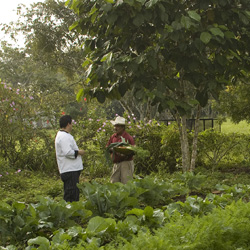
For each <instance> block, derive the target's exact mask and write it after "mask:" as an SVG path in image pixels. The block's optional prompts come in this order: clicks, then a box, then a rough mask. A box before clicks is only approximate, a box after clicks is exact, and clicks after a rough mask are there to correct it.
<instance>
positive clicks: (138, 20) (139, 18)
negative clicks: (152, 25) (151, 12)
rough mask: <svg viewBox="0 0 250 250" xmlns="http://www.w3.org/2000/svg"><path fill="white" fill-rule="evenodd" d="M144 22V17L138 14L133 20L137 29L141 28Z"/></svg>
mask: <svg viewBox="0 0 250 250" xmlns="http://www.w3.org/2000/svg"><path fill="white" fill-rule="evenodd" d="M143 22H144V17H143V15H142V14H138V15H136V16H135V18H134V20H133V24H134V25H135V26H137V27H139V26H140V25H142V24H143Z"/></svg>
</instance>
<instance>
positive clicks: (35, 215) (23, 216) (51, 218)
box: [0, 197, 92, 244]
mask: <svg viewBox="0 0 250 250" xmlns="http://www.w3.org/2000/svg"><path fill="white" fill-rule="evenodd" d="M91 214H92V213H91V211H88V210H86V209H84V208H83V207H82V205H81V203H76V202H75V203H71V204H68V205H67V203H66V202H65V201H60V202H55V201H53V200H51V199H49V198H43V197H40V202H39V203H36V204H29V205H25V203H21V202H13V204H12V205H8V204H7V203H4V202H1V203H0V221H1V223H0V224H1V227H0V232H1V237H0V240H1V242H2V243H3V244H6V243H9V244H12V243H17V242H19V243H20V244H22V243H23V241H24V240H27V239H31V238H32V237H34V236H35V235H39V236H43V237H49V236H50V234H51V233H52V232H54V231H55V230H56V228H60V227H65V228H68V227H72V226H73V225H76V220H78V223H79V222H80V223H83V222H84V221H85V220H86V219H87V218H88V217H89V216H91ZM40 239H41V238H38V239H37V240H40Z"/></svg>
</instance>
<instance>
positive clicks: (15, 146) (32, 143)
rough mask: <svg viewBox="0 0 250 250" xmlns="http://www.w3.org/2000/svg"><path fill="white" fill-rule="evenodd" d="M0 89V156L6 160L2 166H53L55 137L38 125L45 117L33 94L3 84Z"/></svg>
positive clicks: (31, 167)
mask: <svg viewBox="0 0 250 250" xmlns="http://www.w3.org/2000/svg"><path fill="white" fill-rule="evenodd" d="M0 89H1V91H0V112H1V118H0V119H1V120H0V124H1V125H0V126H1V133H0V140H1V145H0V158H1V159H4V160H5V162H6V163H7V164H6V165H5V168H6V169H8V168H10V169H13V170H14V169H15V170H17V169H18V168H22V169H23V168H30V169H33V170H34V169H40V170H41V169H46V168H49V169H50V170H51V169H53V168H54V166H55V160H52V159H51V158H52V157H51V156H52V152H54V140H53V139H52V137H51V134H50V133H48V131H46V130H41V129H40V127H39V126H38V124H39V122H41V121H42V119H44V117H43V116H42V115H41V116H40V115H38V112H39V109H36V108H37V106H38V101H37V100H36V98H35V96H34V97H33V96H32V95H31V93H30V94H29V92H28V91H25V90H20V89H14V88H12V87H9V86H8V85H7V84H5V83H1V84H0ZM48 117H49V114H48ZM47 119H49V118H47ZM48 159H49V160H48Z"/></svg>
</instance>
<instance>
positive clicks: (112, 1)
mask: <svg viewBox="0 0 250 250" xmlns="http://www.w3.org/2000/svg"><path fill="white" fill-rule="evenodd" d="M105 1H106V2H107V3H114V0H105Z"/></svg>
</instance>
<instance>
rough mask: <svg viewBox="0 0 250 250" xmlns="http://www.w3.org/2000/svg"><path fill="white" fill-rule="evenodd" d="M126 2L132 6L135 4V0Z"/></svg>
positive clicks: (126, 0) (125, 0) (125, 1)
mask: <svg viewBox="0 0 250 250" xmlns="http://www.w3.org/2000/svg"><path fill="white" fill-rule="evenodd" d="M124 3H127V4H129V5H130V6H133V5H134V4H135V0H124Z"/></svg>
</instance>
